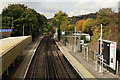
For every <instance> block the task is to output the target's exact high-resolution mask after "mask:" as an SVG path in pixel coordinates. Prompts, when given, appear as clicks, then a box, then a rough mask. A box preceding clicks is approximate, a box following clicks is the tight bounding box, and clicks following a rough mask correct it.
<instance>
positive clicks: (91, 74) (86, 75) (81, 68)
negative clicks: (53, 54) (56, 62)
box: [55, 39, 119, 80]
mask: <svg viewBox="0 0 120 80" xmlns="http://www.w3.org/2000/svg"><path fill="white" fill-rule="evenodd" d="M55 41H56V44H57V46H58V48H59V49H60V50H61V52H62V53H63V54H64V56H65V57H66V58H67V60H68V61H69V62H70V64H71V65H72V66H73V67H74V69H75V70H76V71H77V72H78V74H79V75H80V76H81V77H82V78H83V79H85V80H86V79H87V80H89V79H92V80H97V79H98V80H105V79H108V80H119V78H118V77H117V76H116V75H114V74H113V73H111V72H109V71H107V70H106V71H104V72H103V75H101V74H99V71H95V62H94V61H88V62H87V61H86V59H84V56H83V55H82V52H81V53H78V52H76V53H74V52H73V51H72V50H71V49H70V48H68V47H67V46H64V45H63V44H62V43H61V42H59V41H57V40H56V39H55ZM98 67H99V66H98ZM98 70H99V69H98Z"/></svg>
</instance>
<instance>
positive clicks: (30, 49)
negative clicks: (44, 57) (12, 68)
mask: <svg viewBox="0 0 120 80" xmlns="http://www.w3.org/2000/svg"><path fill="white" fill-rule="evenodd" d="M35 45H36V44H35ZM35 45H34V46H35ZM34 46H33V47H34ZM33 47H32V48H31V49H33ZM31 49H30V51H31ZM30 51H29V52H28V53H27V56H28V54H29V53H30ZM27 56H26V57H25V59H24V60H23V61H22V63H21V64H20V66H19V68H18V69H17V71H16V72H15V74H14V75H13V78H12V80H13V79H14V78H15V76H16V74H17V72H18V71H19V69H20V68H21V66H22V65H23V63H24V62H25V60H26V59H27Z"/></svg>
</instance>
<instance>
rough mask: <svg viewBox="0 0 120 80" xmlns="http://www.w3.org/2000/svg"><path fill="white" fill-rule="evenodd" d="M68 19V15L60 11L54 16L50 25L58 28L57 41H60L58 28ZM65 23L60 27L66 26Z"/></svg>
mask: <svg viewBox="0 0 120 80" xmlns="http://www.w3.org/2000/svg"><path fill="white" fill-rule="evenodd" d="M67 19H68V15H67V14H66V13H64V12H62V11H59V12H58V13H56V14H55V16H54V18H53V20H52V25H53V26H56V27H57V28H58V31H57V32H58V39H59V40H60V35H61V30H60V26H61V24H62V23H64V21H66V20H67ZM66 22H67V23H69V20H68V21H66ZM67 23H66V24H65V25H62V27H65V28H66V26H67Z"/></svg>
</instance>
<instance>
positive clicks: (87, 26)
mask: <svg viewBox="0 0 120 80" xmlns="http://www.w3.org/2000/svg"><path fill="white" fill-rule="evenodd" d="M94 24H95V21H94V20H93V19H91V18H88V19H87V20H86V21H85V22H84V23H83V27H82V32H84V33H89V34H90V35H92V32H93V31H92V27H94Z"/></svg>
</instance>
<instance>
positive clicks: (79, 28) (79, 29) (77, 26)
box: [76, 19, 84, 31]
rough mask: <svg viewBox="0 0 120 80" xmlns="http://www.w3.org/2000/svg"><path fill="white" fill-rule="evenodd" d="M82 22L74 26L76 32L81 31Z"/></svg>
mask: <svg viewBox="0 0 120 80" xmlns="http://www.w3.org/2000/svg"><path fill="white" fill-rule="evenodd" d="M83 23H84V20H83V19H81V20H80V21H79V22H78V23H77V25H76V31H82V26H83Z"/></svg>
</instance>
